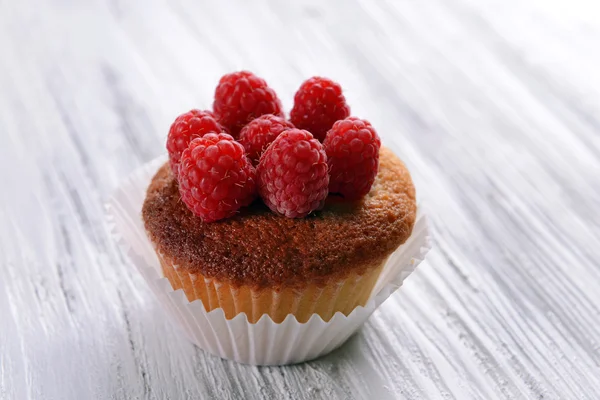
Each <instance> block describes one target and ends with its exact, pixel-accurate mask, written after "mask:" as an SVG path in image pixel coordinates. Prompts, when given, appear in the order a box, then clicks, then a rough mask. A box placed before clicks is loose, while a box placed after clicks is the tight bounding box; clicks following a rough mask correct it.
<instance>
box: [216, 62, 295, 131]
mask: <svg viewBox="0 0 600 400" xmlns="http://www.w3.org/2000/svg"><path fill="white" fill-rule="evenodd" d="M213 110H214V111H215V115H216V116H217V119H218V120H219V122H220V123H221V124H222V125H223V126H225V127H227V128H228V129H229V130H230V131H231V134H232V135H233V137H235V138H237V137H238V134H239V132H240V130H241V129H242V128H243V127H244V126H245V125H246V124H247V123H248V122H250V121H252V120H253V119H254V118H257V117H260V116H261V115H263V114H275V115H278V116H280V117H283V111H282V106H281V101H279V99H278V98H277V95H276V94H275V91H274V90H273V89H271V88H270V87H269V86H267V82H265V81H264V80H263V79H261V78H259V77H258V76H256V75H254V74H253V73H251V72H248V71H240V72H234V73H231V74H227V75H224V76H223V77H222V78H221V80H220V81H219V84H218V85H217V89H216V90H215V101H214V103H213Z"/></svg>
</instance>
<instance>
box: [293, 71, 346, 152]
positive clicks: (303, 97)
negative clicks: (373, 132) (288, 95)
mask: <svg viewBox="0 0 600 400" xmlns="http://www.w3.org/2000/svg"><path fill="white" fill-rule="evenodd" d="M349 115H350V106H348V104H346V99H345V98H344V95H343V94H342V87H341V86H340V85H339V84H337V83H335V82H334V81H332V80H330V79H327V78H321V77H319V76H314V77H312V78H310V79H308V80H307V81H305V82H304V83H303V84H302V85H301V86H300V89H298V91H297V92H296V95H295V96H294V108H292V111H291V112H290V120H291V121H292V123H293V124H294V126H296V128H299V129H306V130H307V131H309V132H311V133H312V134H313V135H314V136H315V137H316V138H317V139H319V140H320V141H321V142H322V141H323V140H324V139H325V135H326V134H327V131H328V130H329V129H331V126H332V125H333V124H334V122H335V121H338V120H340V119H344V118H347V117H348V116H349Z"/></svg>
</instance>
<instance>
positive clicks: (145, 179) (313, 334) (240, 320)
mask: <svg viewBox="0 0 600 400" xmlns="http://www.w3.org/2000/svg"><path fill="white" fill-rule="evenodd" d="M165 161H166V158H165V157H160V158H158V159H155V160H154V161H151V162H150V163H148V164H146V165H144V166H143V167H141V168H140V169H138V170H137V171H135V172H134V173H133V174H132V175H131V176H129V177H128V178H127V179H126V180H125V181H124V182H123V183H122V184H121V185H120V186H119V187H118V188H117V189H116V190H115V193H114V194H113V196H112V198H111V199H110V201H109V203H108V207H107V208H108V218H109V223H110V225H111V229H112V233H113V236H114V237H115V240H116V241H117V242H118V244H119V246H120V247H121V248H122V249H123V251H124V252H125V253H126V254H127V255H128V256H129V258H130V259H131V261H132V263H133V265H135V267H136V268H137V270H138V271H139V272H140V274H142V276H143V277H144V279H145V280H146V282H147V283H148V286H150V288H151V289H152V291H153V292H154V294H155V295H156V296H157V297H158V299H159V300H160V302H161V303H162V304H163V306H164V307H165V308H166V311H167V314H168V315H170V316H171V317H172V319H173V320H174V321H176V323H177V324H178V325H179V326H180V327H181V328H182V330H183V332H184V333H185V335H186V336H187V337H188V339H189V340H190V341H191V342H192V343H194V344H196V345H197V346H198V347H200V348H202V349H204V350H206V351H208V352H209V353H212V354H214V355H216V356H219V357H222V358H226V359H229V360H235V361H237V362H240V363H244V364H252V365H283V364H293V363H299V362H302V361H307V360H311V359H314V358H317V357H319V356H322V355H325V354H327V353H329V352H330V351H332V350H334V349H336V348H337V347H339V346H341V345H342V344H343V343H344V342H345V341H346V340H347V339H348V338H349V337H350V336H352V334H353V333H355V332H356V331H357V330H358V329H359V328H360V327H361V326H362V324H363V323H364V322H365V320H366V319H367V318H368V317H369V316H370V315H371V313H372V312H373V311H374V310H375V309H376V308H377V307H379V306H380V305H381V304H382V303H383V302H384V301H385V300H386V299H387V298H388V297H389V296H390V294H392V293H393V292H394V291H395V290H396V289H398V288H399V287H400V286H401V285H402V282H403V281H404V279H406V277H407V276H408V275H409V274H410V273H411V272H412V271H414V269H415V268H416V266H417V265H418V264H419V263H420V262H421V261H422V260H423V258H424V257H425V254H426V253H427V252H428V251H429V249H430V248H431V239H430V237H429V232H428V230H427V222H426V218H425V216H424V215H423V213H422V212H420V211H419V212H418V214H417V220H416V222H415V226H414V228H413V232H412V234H411V236H410V237H409V239H408V240H407V241H406V243H404V244H403V245H402V246H400V247H399V248H398V249H397V250H396V251H395V252H394V253H393V254H392V255H391V256H390V258H389V259H388V261H387V263H386V264H385V265H384V267H383V269H382V271H381V274H380V276H379V278H378V280H377V283H376V284H375V287H374V288H373V290H372V292H371V295H370V297H369V299H368V301H367V303H366V304H365V306H364V307H363V306H358V307H356V308H354V310H352V312H351V313H350V314H349V315H347V316H346V315H344V314H342V313H340V312H337V313H335V314H334V315H333V317H332V318H331V319H330V320H329V321H328V322H325V321H323V319H322V318H321V317H320V316H319V315H317V314H313V315H312V316H311V317H310V319H309V320H308V321H307V322H304V323H299V322H298V321H297V320H296V318H295V317H294V316H293V315H292V314H289V315H288V316H287V317H286V318H285V319H284V320H283V321H282V322H280V323H275V322H273V320H272V319H271V318H270V317H269V316H268V315H267V314H264V315H263V316H262V317H261V318H260V319H259V320H258V321H257V322H255V323H249V322H248V318H247V317H246V314H244V313H240V314H237V315H236V316H235V317H234V318H232V319H227V318H226V317H225V314H224V313H223V310H222V309H220V308H217V309H214V310H212V311H209V312H207V311H206V310H205V309H204V306H203V304H202V303H201V301H200V300H195V301H193V302H189V301H188V300H187V298H186V296H185V294H184V293H183V290H181V289H179V290H173V287H172V286H171V284H170V282H169V281H168V280H167V278H165V277H164V275H163V272H162V269H161V266H160V263H159V260H158V257H157V255H156V252H155V251H154V249H153V247H152V244H151V243H150V241H149V240H148V238H147V236H146V232H145V229H144V224H143V222H142V218H141V210H142V204H143V202H144V198H145V195H146V189H147V187H148V184H149V183H150V180H151V179H152V177H153V176H154V174H155V173H156V171H157V170H158V168H159V167H160V166H161V165H162V164H163V163H164V162H165ZM282 218H283V217H282Z"/></svg>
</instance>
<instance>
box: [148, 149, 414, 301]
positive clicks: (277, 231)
mask: <svg viewBox="0 0 600 400" xmlns="http://www.w3.org/2000/svg"><path fill="white" fill-rule="evenodd" d="M142 217H143V220H144V224H145V227H146V230H147V232H148V235H149V237H150V239H151V241H152V242H153V244H154V246H155V247H156V249H157V250H158V251H159V252H160V253H161V254H162V255H163V256H164V257H165V258H166V259H168V260H170V261H171V262H173V263H174V264H176V265H177V267H178V268H181V269H184V270H186V271H188V272H189V273H192V274H201V275H203V276H204V277H206V278H215V279H217V280H219V281H222V282H223V281H224V282H227V283H229V284H231V285H233V286H242V285H243V286H251V287H253V288H256V289H259V288H264V287H270V288H277V287H303V286H305V285H306V284H307V283H309V282H310V283H313V284H317V285H326V284H327V282H328V281H330V280H332V279H339V278H340V277H342V276H347V275H348V274H350V273H357V274H362V273H364V272H365V270H366V269H367V268H369V267H371V266H372V265H373V264H374V263H381V262H383V261H384V260H385V259H386V258H387V257H388V256H389V255H390V254H391V252H393V251H394V250H395V249H396V248H397V247H398V246H399V245H401V244H402V243H404V242H405V241H406V240H407V239H408V237H409V236H410V234H411V231H412V227H413V225H414V222H415V217H416V203H415V189H414V186H413V183H412V180H411V178H410V175H409V173H408V171H407V169H406V167H405V166H404V164H403V163H402V161H400V160H399V159H398V158H397V157H396V156H395V155H394V154H393V153H392V152H391V151H390V150H389V149H386V148H384V147H382V148H381V149H380V152H379V171H378V173H377V175H376V177H375V181H374V183H373V185H372V187H371V189H370V191H369V192H368V193H367V194H366V195H365V196H364V197H362V198H360V199H359V200H356V201H348V200H347V199H346V200H342V199H341V197H339V196H336V195H329V196H328V197H327V199H326V201H325V206H324V208H323V209H322V210H321V211H319V212H317V213H314V214H310V215H309V216H307V217H304V218H296V219H292V218H283V217H281V216H279V215H276V214H275V213H273V212H272V211H270V210H269V209H268V208H267V206H265V204H264V203H263V202H261V201H259V200H257V201H254V202H253V203H252V204H250V206H248V207H244V208H241V209H240V210H239V212H238V213H237V214H235V215H234V216H232V217H229V218H226V219H222V220H219V221H217V222H212V223H205V222H201V221H199V219H198V217H197V216H195V215H194V214H193V213H192V211H190V209H189V208H188V207H186V205H185V204H184V203H183V202H182V200H181V195H180V192H179V187H178V182H177V180H176V179H175V178H174V175H173V173H172V171H171V168H170V167H169V164H168V163H166V164H165V165H163V166H162V167H161V168H160V169H159V171H158V172H157V173H156V175H155V176H154V178H153V179H152V182H151V184H150V186H149V187H148V192H147V196H146V199H145V201H144V205H143V208H142Z"/></svg>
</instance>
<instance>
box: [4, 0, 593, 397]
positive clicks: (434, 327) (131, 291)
mask: <svg viewBox="0 0 600 400" xmlns="http://www.w3.org/2000/svg"><path fill="white" fill-rule="evenodd" d="M599 22H600V3H599V2H597V1H591V0H590V1H583V0H571V1H566V0H552V1H549V0H503V1H499V0H498V1H497V0H486V1H480V0H426V1H419V2H415V1H409V0H399V1H394V0H384V1H377V2H375V1H370V0H362V1H361V0H355V1H343V0H337V1H328V2H322V1H317V0H314V1H295V2H282V1H275V0H273V1H252V2H250V1H242V0H239V1H219V2H217V1H214V2H209V1H192V0H173V1H167V0H148V1H144V2H136V1H124V0H107V1H91V0H85V1H73V0H50V1H37V2H33V1H25V2H9V1H1V0H0V49H1V54H0V140H1V143H0V171H1V172H0V319H1V320H2V321H3V326H4V327H3V328H1V329H0V357H1V358H0V360H1V361H0V399H4V398H6V399H24V398H36V399H37V398H135V397H139V398H142V397H143V398H163V397H164V398H168V397H170V398H183V397H185V396H190V397H191V396H196V395H199V396H200V397H203V398H253V397H252V396H254V397H256V398H284V397H289V398H319V397H321V396H323V397H327V398H353V397H354V398H366V397H371V398H378V399H379V398H442V397H445V398H461V399H464V398H486V399H493V398H536V399H541V398H544V399H548V398H577V399H595V398H597V393H598V392H599V391H600V378H599V376H600V373H599V372H600V370H599V365H600V354H599V344H598V337H600V306H599V301H598V300H599V299H598V293H599V292H600V271H599V270H598V267H597V266H598V264H597V259H598V257H600V250H599V249H600V247H599V246H598V244H599V238H600V214H599V213H598V207H599V206H600V191H599V190H598V188H599V187H600V174H599V172H600V158H599V155H600V135H599V128H600V74H599V73H598V71H600V51H598V48H599V44H600V25H599ZM240 69H247V70H250V71H253V72H254V73H256V74H257V75H259V76H261V77H262V78H264V79H265V80H266V81H267V82H268V84H269V85H270V86H271V87H272V88H274V89H275V91H276V92H277V93H278V95H279V97H280V98H281V100H282V101H283V104H284V108H285V110H286V112H289V110H290V109H291V106H292V102H293V95H294V92H295V91H296V89H297V88H298V87H299V86H300V84H301V82H302V81H303V80H305V79H307V78H309V77H311V76H313V75H322V76H327V77H329V78H332V79H334V80H336V81H337V82H339V83H340V84H341V85H342V87H343V89H344V93H345V96H346V99H347V101H348V103H349V104H350V106H351V109H352V114H353V115H355V116H358V117H361V118H365V119H368V120H370V121H371V122H372V124H373V126H374V127H375V128H376V129H377V131H378V132H379V134H380V135H381V136H382V139H383V142H384V145H387V146H389V147H391V148H392V149H393V150H394V151H395V152H396V153H397V154H398V155H399V156H400V157H401V158H402V159H403V160H404V161H405V162H406V163H407V165H408V167H409V169H410V171H411V173H412V175H413V179H414V180H415V184H416V187H417V193H418V196H419V198H420V200H421V201H422V204H423V206H424V207H425V209H426V210H427V213H428V214H429V215H430V223H431V226H432V230H433V231H434V234H435V238H436V244H435V249H434V251H433V252H431V253H430V255H429V258H428V262H427V263H426V264H425V265H423V266H422V267H420V269H419V270H418V271H417V272H416V273H415V274H413V276H412V277H411V278H410V279H409V281H408V282H407V284H406V285H405V287H403V288H402V290H401V291H400V292H399V293H396V294H395V295H394V296H393V297H392V298H391V299H390V300H388V302H386V304H385V305H384V306H383V307H382V308H381V309H380V310H378V311H377V312H376V313H375V315H374V316H373V317H372V318H371V319H370V321H369V323H368V324H367V325H366V326H365V328H364V329H363V330H362V331H361V333H360V334H359V335H357V336H356V337H355V338H354V339H352V341H351V343H349V345H347V346H346V347H345V348H342V349H341V350H340V351H339V352H337V353H336V354H334V355H332V356H330V357H329V358H325V359H323V360H319V361H315V362H312V363H309V364H303V365H300V366H294V367H289V368H286V369H277V368H258V369H257V368H250V367H243V366H239V365H236V364H233V363H228V362H225V361H221V360H215V359H213V358H211V357H209V356H207V355H205V354H204V353H202V352H201V351H200V350H198V349H195V348H194V347H193V346H192V345H190V344H189V343H187V342H186V341H184V340H183V338H182V336H181V335H180V334H179V332H178V331H177V330H176V329H175V328H173V327H171V326H169V325H168V324H166V323H165V322H164V315H162V313H163V312H162V310H161V309H160V308H159V307H158V305H157V304H156V302H155V300H154V299H152V297H151V294H150V293H149V291H148V289H147V288H146V287H145V286H144V285H143V282H142V281H141V279H140V278H139V277H137V276H136V275H135V273H134V272H133V271H132V269H131V266H130V265H128V263H127V261H126V260H125V259H124V258H123V256H122V255H121V253H120V252H119V249H117V248H116V246H115V245H114V244H113V241H112V240H111V238H110V235H109V230H108V226H107V224H106V220H105V211H104V204H105V202H106V200H107V199H108V197H109V196H110V194H111V192H112V190H113V189H114V188H115V187H116V186H117V184H118V183H119V182H120V181H121V180H122V179H123V178H125V177H126V176H127V175H128V174H130V173H131V172H132V171H134V170H135V169H136V168H138V167H139V166H141V165H143V164H144V163H146V162H148V161H150V160H152V159H154V158H155V157H157V156H159V155H162V154H164V153H165V148H164V143H165V139H166V135H167V131H168V128H169V125H170V124H171V122H172V121H173V119H174V118H175V117H176V116H177V115H179V114H181V113H183V112H185V111H188V110H189V109H192V108H200V109H209V108H211V107H212V97H213V94H214V89H215V86H216V84H217V82H218V80H219V78H220V76H221V75H223V74H225V73H228V72H232V71H236V70H240ZM82 371H85V373H82ZM248 393H249V394H248Z"/></svg>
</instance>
